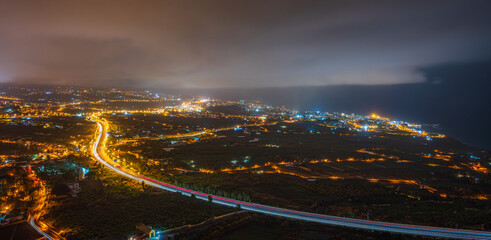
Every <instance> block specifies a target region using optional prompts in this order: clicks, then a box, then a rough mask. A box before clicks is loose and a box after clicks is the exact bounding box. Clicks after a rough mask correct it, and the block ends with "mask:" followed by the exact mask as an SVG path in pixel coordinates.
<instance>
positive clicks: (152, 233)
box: [136, 223, 155, 239]
mask: <svg viewBox="0 0 491 240" xmlns="http://www.w3.org/2000/svg"><path fill="white" fill-rule="evenodd" d="M136 229H138V230H140V231H142V232H143V233H145V235H147V239H149V238H153V237H155V230H154V229H152V227H149V226H147V225H145V224H143V223H140V224H138V225H136Z"/></svg>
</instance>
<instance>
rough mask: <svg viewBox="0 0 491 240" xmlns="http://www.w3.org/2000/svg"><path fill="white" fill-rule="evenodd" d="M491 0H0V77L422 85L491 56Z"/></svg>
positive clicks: (212, 84) (174, 84) (193, 84)
mask: <svg viewBox="0 0 491 240" xmlns="http://www.w3.org/2000/svg"><path fill="white" fill-rule="evenodd" d="M490 12H491V2H490V1H485V0H483V1H230V0H225V1H133V0H132V1H119V0H118V1H100V0H96V1H3V0H2V1H1V2H0V53H1V54H0V82H6V81H14V82H24V83H26V82H27V83H48V84H68V85H74V84H75V85H90V86H108V87H112V86H126V87H134V86H138V87H148V88H156V87H171V88H217V87H220V88H223V87H284V86H322V85H333V84H334V85H345V84H362V85H380V84H384V85H387V84H401V83H418V82H425V81H427V78H426V77H425V75H424V72H422V71H421V70H420V69H421V68H425V67H430V66H434V65H439V64H442V63H449V62H466V61H474V60H478V59H482V58H486V57H490V56H491V48H490V42H491V31H490V30H489V29H491V24H490V23H491V14H490Z"/></svg>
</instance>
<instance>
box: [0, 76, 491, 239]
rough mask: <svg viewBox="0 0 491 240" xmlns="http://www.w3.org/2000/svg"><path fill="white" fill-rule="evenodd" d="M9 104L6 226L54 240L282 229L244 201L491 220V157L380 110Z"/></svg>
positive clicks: (67, 98)
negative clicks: (249, 226)
mask: <svg viewBox="0 0 491 240" xmlns="http://www.w3.org/2000/svg"><path fill="white" fill-rule="evenodd" d="M0 100H1V101H0V103H1V106H0V110H1V113H0V119H1V126H0V131H1V132H2V134H1V138H0V146H1V148H2V151H1V154H0V160H1V169H0V170H1V173H2V178H1V179H2V185H1V193H2V195H1V196H2V197H1V199H2V202H1V206H0V209H1V210H2V219H1V221H2V222H1V224H2V226H11V225H13V224H16V223H18V222H23V221H27V222H28V223H29V224H30V225H31V226H32V227H33V229H35V230H36V232H39V234H41V235H42V236H43V237H45V238H48V239H87V238H102V237H107V236H124V237H126V238H133V239H140V238H145V237H149V238H152V237H153V238H155V239H180V238H179V237H181V238H183V239H184V238H186V237H190V236H191V235H190V234H196V235H197V236H200V238H201V237H203V238H209V237H213V236H218V235H214V234H224V232H228V231H229V230H227V229H235V228H236V227H235V226H236V225H241V224H245V223H246V222H252V223H255V224H265V222H268V224H272V225H274V224H275V222H276V221H278V220H275V218H274V217H265V216H262V215H258V214H261V213H260V212H259V213H254V209H251V210H248V208H247V204H248V203H254V204H256V203H257V204H263V205H268V206H274V207H278V208H281V209H292V210H298V211H306V212H312V213H319V214H325V215H331V216H338V217H347V218H355V219H366V220H376V221H391V222H399V223H407V224H418V225H429V226H434V227H445V228H455V227H457V226H458V228H463V229H469V230H476V231H477V230H483V229H485V228H486V227H487V224H488V223H489V222H488V221H487V220H489V216H490V215H491V209H490V208H489V206H490V204H489V203H490V201H491V200H490V197H491V192H490V188H489V184H490V181H491V179H490V178H489V170H490V168H491V158H490V155H489V153H488V152H487V151H481V150H477V149H474V148H472V147H469V146H466V145H463V144H461V143H460V142H458V141H457V140H455V139H452V138H451V137H447V136H445V135H443V134H440V133H437V132H433V131H432V130H431V129H430V130H426V129H425V125H424V124H414V123H408V122H405V121H400V120H397V121H396V120H391V119H388V118H385V117H382V116H380V115H382V114H381V113H377V114H375V113H374V114H370V115H368V116H364V115H358V114H354V113H329V112H319V111H312V112H298V111H295V110H290V109H287V108H284V107H275V106H269V105H264V104H261V103H260V102H257V101H246V100H240V101H229V100H219V99H211V98H206V97H190V96H181V95H179V96H171V95H166V94H164V93H160V92H153V91H150V90H148V91H147V90H119V89H92V88H73V87H20V86H8V87H4V88H2V89H1V91H0ZM99 134H100V135H99ZM98 135H99V136H98ZM101 136H102V139H101ZM147 179H155V180H152V181H157V180H158V182H159V183H160V182H162V183H165V184H171V185H169V186H173V187H171V188H170V191H172V189H173V188H174V187H175V188H176V189H186V191H190V192H196V193H191V194H190V195H189V196H191V197H187V196H186V195H188V194H187V193H186V192H183V193H181V194H177V195H176V194H173V193H169V192H168V191H166V190H169V189H168V188H163V189H159V188H158V187H155V185H154V184H153V182H151V181H150V180H147ZM197 193H200V194H205V195H203V196H210V197H209V198H210V199H208V197H206V198H205V199H204V201H203V200H201V197H200V196H201V195H199V194H198V195H196V194H197ZM215 197H216V198H217V199H220V198H225V199H230V201H234V202H237V204H236V205H235V203H233V205H232V206H234V207H230V204H229V205H228V206H227V204H222V206H220V205H216V206H213V205H209V203H207V202H212V201H218V200H215V199H213V198H215ZM227 201H228V200H227ZM114 202H117V204H114ZM128 204H131V205H132V207H131V208H129V209H128V207H123V206H127V205H128ZM223 205H225V206H223ZM409 205H411V206H412V208H411V210H410V211H409V209H407V208H406V207H405V206H409ZM442 206H444V207H445V208H449V209H453V210H452V212H450V213H451V214H450V215H446V214H447V213H448V211H443V212H439V211H434V209H438V208H441V207H442ZM122 208H123V209H125V210H123V209H122ZM146 208H151V209H156V210H155V211H159V214H155V213H150V212H148V211H149V210H148V209H146ZM200 208H202V209H203V208H204V209H207V210H205V211H201V212H200V211H195V212H192V209H200ZM243 209H246V210H248V211H245V210H243ZM151 211H154V210H151ZM87 212H92V214H91V213H87ZM183 212H184V213H183ZM93 214H96V215H97V216H96V215H93ZM175 214H177V215H179V217H173V218H165V216H169V215H175ZM273 215H275V214H273ZM430 216H431V217H430ZM214 217H215V219H214V220H207V219H213V218H214ZM84 218H91V219H93V218H95V219H94V220H92V221H89V222H87V221H84V220H83V219H84ZM122 218H124V219H127V223H126V224H123V223H119V224H117V226H114V227H108V228H106V229H105V230H103V231H102V230H100V229H99V230H97V229H98V228H97V225H98V224H109V223H108V221H111V222H112V221H118V220H117V219H122ZM221 218H223V219H224V220H220V219H221ZM225 220H226V221H231V222H232V223H230V226H229V225H227V226H225V227H221V228H220V227H219V226H220V224H219V223H220V222H221V221H225ZM125 221H126V220H125ZM202 221H203V222H206V224H205V225H206V226H207V227H206V228H205V229H204V230H203V229H202V228H201V227H199V226H200V225H199V224H200V222H202ZM291 221H292V222H290V223H287V224H290V225H292V226H296V225H295V224H294V222H293V221H294V220H291ZM188 224H190V225H188ZM193 224H198V225H196V226H194V225H193ZM109 225H110V224H109ZM185 225H186V226H185ZM132 226H133V227H132ZM134 226H138V227H136V228H135V227H134ZM305 229H310V230H309V231H311V230H312V229H315V231H318V232H319V234H321V233H322V232H326V231H327V232H329V230H328V229H323V228H322V227H321V226H315V225H314V226H305ZM145 231H146V232H145ZM239 231H240V230H239ZM312 231H313V230H312ZM153 238H152V239H153Z"/></svg>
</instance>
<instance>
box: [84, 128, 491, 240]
mask: <svg viewBox="0 0 491 240" xmlns="http://www.w3.org/2000/svg"><path fill="white" fill-rule="evenodd" d="M91 121H94V122H96V123H97V125H98V132H97V138H96V141H95V142H94V145H93V147H92V153H93V155H94V157H95V158H96V159H97V160H98V161H99V162H101V163H102V164H104V165H105V166H106V167H108V168H109V169H111V170H113V171H115V172H117V173H118V174H120V175H123V176H125V177H128V178H131V179H134V180H136V181H139V182H142V181H143V182H145V184H148V185H151V186H154V187H156V188H160V189H163V190H167V191H171V192H179V193H182V194H183V195H186V196H192V195H195V196H196V198H198V199H201V200H204V201H208V198H209V197H212V198H213V200H212V201H213V203H215V204H221V205H225V206H230V207H237V206H238V205H240V207H241V208H242V209H245V210H250V211H254V212H260V213H264V214H268V215H273V216H280V217H285V218H290V219H296V220H303V221H310V222H316V223H322V224H329V225H333V226H342V227H351V228H357V229H365V230H376V231H386V232H393V233H400V234H412V235H419V236H429V237H442V238H453V239H491V232H484V231H473V230H464V229H451V228H439V227H429V226H419V225H409V224H400V223H390V222H380V221H370V220H362V219H354V218H344V217H337V216H330V215H323V214H316V213H310V212H303V211H295V210H290V209H283V208H277V207H271V206H266V205H261V204H256V203H249V202H243V201H238V200H234V199H229V198H224V197H220V196H214V195H209V194H206V193H201V192H197V191H193V190H189V189H185V188H181V187H178V186H174V185H171V184H168V183H164V182H160V181H157V180H155V179H151V178H148V177H145V176H142V175H139V174H136V173H132V172H129V171H126V170H124V169H122V168H121V167H120V166H114V165H113V164H111V163H110V162H111V160H110V159H109V158H108V157H107V155H106V154H105V148H106V146H105V145H106V140H107V138H106V137H107V133H106V129H107V124H105V125H103V123H102V122H101V121H100V120H95V119H91Z"/></svg>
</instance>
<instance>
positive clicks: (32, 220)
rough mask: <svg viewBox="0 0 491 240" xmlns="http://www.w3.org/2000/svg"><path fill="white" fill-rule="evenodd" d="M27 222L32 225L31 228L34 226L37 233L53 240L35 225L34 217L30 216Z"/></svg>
mask: <svg viewBox="0 0 491 240" xmlns="http://www.w3.org/2000/svg"><path fill="white" fill-rule="evenodd" d="M29 224H30V225H31V226H32V228H34V229H35V230H36V231H37V232H38V233H39V234H41V235H43V237H45V238H46V239H48V240H55V239H54V238H52V237H51V236H50V235H48V234H47V233H45V232H44V231H43V230H41V229H40V228H39V227H38V226H37V225H36V223H35V222H34V217H30V219H29Z"/></svg>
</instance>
